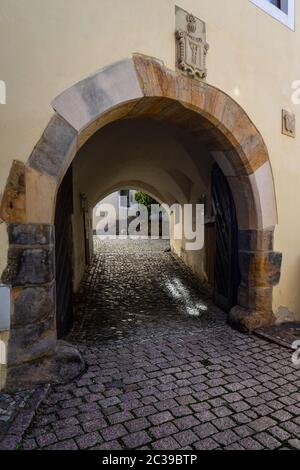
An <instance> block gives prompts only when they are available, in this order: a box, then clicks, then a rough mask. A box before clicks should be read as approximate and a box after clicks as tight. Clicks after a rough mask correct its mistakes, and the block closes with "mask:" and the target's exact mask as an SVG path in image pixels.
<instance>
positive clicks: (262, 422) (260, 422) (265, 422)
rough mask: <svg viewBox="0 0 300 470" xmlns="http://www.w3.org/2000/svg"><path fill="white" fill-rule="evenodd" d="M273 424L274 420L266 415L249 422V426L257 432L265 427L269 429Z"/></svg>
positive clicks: (274, 423)
mask: <svg viewBox="0 0 300 470" xmlns="http://www.w3.org/2000/svg"><path fill="white" fill-rule="evenodd" d="M275 425H276V421H274V419H271V418H268V417H263V418H259V419H257V420H255V421H252V422H251V423H249V426H250V427H251V428H253V429H254V430H255V431H257V432H260V431H265V430H266V429H269V428H271V427H272V426H275Z"/></svg>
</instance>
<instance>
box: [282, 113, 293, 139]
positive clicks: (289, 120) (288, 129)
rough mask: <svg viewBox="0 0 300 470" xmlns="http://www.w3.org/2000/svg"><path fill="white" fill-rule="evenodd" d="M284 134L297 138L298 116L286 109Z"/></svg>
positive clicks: (283, 116) (283, 123) (283, 118)
mask: <svg viewBox="0 0 300 470" xmlns="http://www.w3.org/2000/svg"><path fill="white" fill-rule="evenodd" d="M282 133H283V134H284V135H287V136H289V137H296V116H295V114H293V113H289V112H288V111H286V110H285V109H283V110H282Z"/></svg>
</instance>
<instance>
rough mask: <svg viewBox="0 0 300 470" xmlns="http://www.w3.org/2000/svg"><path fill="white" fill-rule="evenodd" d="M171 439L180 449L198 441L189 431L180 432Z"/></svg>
mask: <svg viewBox="0 0 300 470" xmlns="http://www.w3.org/2000/svg"><path fill="white" fill-rule="evenodd" d="M173 437H174V439H176V441H177V442H178V443H179V444H180V446H182V447H184V446H188V445H190V444H193V443H194V442H197V441H198V439H199V438H198V437H197V435H196V434H195V433H194V432H193V431H191V430H188V431H181V432H179V433H177V434H174V436H173Z"/></svg>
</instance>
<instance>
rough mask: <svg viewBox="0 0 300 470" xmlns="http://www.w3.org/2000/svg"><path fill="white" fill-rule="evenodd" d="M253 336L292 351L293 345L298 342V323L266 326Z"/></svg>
mask: <svg viewBox="0 0 300 470" xmlns="http://www.w3.org/2000/svg"><path fill="white" fill-rule="evenodd" d="M254 334H255V335H256V336H259V337H260V338H263V339H265V340H267V341H269V342H271V343H275V344H278V345H279V346H283V347H284V348H286V349H289V350H292V351H294V348H293V343H294V342H295V341H300V322H287V323H282V324H280V325H271V326H266V327H264V328H259V329H258V330H256V331H255V332H254Z"/></svg>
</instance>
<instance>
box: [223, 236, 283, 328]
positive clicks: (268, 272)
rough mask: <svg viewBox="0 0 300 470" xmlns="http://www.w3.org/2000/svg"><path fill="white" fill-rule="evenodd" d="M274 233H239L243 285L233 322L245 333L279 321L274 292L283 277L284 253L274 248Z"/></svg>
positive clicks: (241, 285) (232, 323) (233, 312)
mask: <svg viewBox="0 0 300 470" xmlns="http://www.w3.org/2000/svg"><path fill="white" fill-rule="evenodd" d="M273 234H274V232H273V230H241V231H240V232H239V264H240V273H241V284H240V287H239V291H238V306H236V307H234V308H233V309H232V310H231V312H230V315H229V323H230V324H231V325H232V326H233V327H235V328H237V329H239V330H240V331H243V332H247V333H251V332H252V331H254V330H255V329H257V328H260V327H263V326H266V325H270V324H272V323H274V321H275V318H274V315H273V310H272V293H273V287H274V286H276V285H277V284H278V283H279V280H280V268H281V262H282V255H281V253H276V252H274V251H273Z"/></svg>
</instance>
